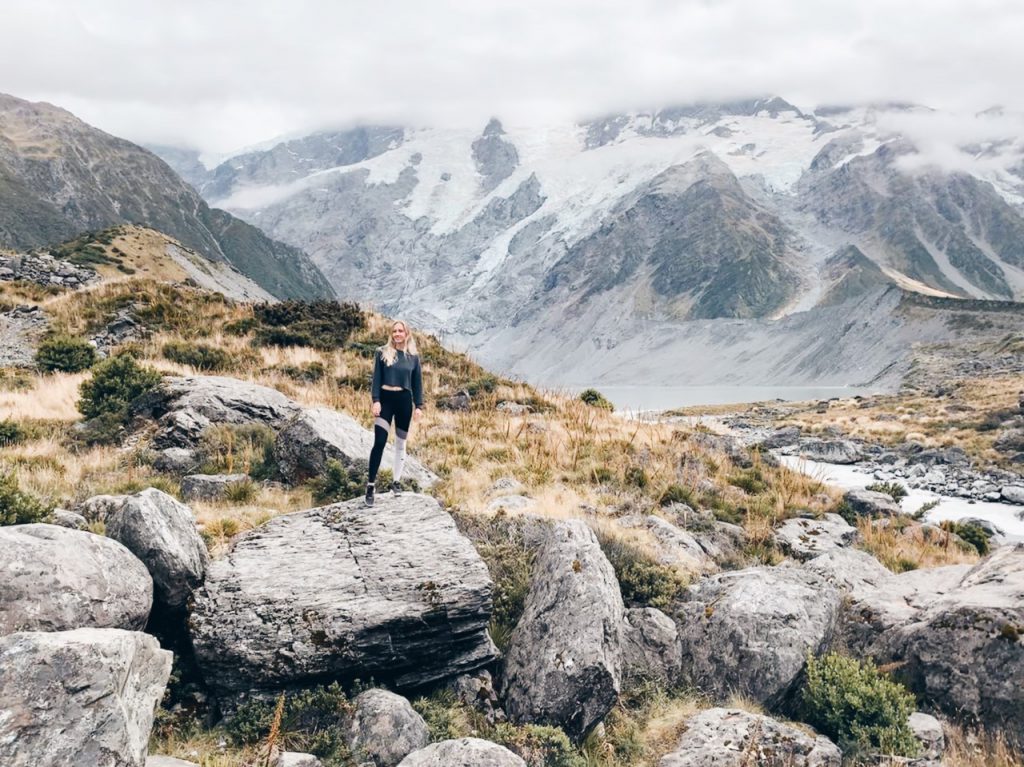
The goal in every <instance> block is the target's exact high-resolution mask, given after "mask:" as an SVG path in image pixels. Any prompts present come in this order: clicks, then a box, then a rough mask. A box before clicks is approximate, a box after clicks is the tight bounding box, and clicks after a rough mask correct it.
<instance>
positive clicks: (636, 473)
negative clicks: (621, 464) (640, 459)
mask: <svg viewBox="0 0 1024 767" xmlns="http://www.w3.org/2000/svg"><path fill="white" fill-rule="evenodd" d="M622 481H623V484H625V485H627V486H630V487H636V488H639V489H640V490H643V489H644V488H645V487H647V485H648V484H649V483H650V479H649V478H648V477H647V472H646V471H644V468H643V466H627V467H626V474H625V476H624V477H623V480H622Z"/></svg>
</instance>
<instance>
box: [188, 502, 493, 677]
mask: <svg viewBox="0 0 1024 767" xmlns="http://www.w3.org/2000/svg"><path fill="white" fill-rule="evenodd" d="M491 590H492V583H491V579H490V576H489V575H488V572H487V567H486V565H484V563H483V561H482V560H481V559H480V557H479V555H478V554H477V553H476V550H475V549H474V548H473V546H472V544H471V543H470V542H469V540H467V539H466V538H465V537H463V536H462V534H460V533H459V531H458V530H457V529H456V527H455V523H454V521H453V520H452V518H451V517H450V516H449V515H448V514H447V513H445V512H444V511H443V510H442V509H441V507H440V506H439V505H438V503H437V501H435V500H434V499H433V498H430V497H428V496H425V495H418V494H414V493H407V494H404V495H402V496H399V497H397V498H388V499H386V502H384V501H383V500H382V502H381V503H378V504H377V505H376V506H374V507H373V508H366V507H365V506H363V503H362V500H361V499H357V500H354V501H348V502H346V503H338V504H334V505H332V506H325V507H323V508H319V509H312V510H310V511H303V512H298V513H295V514H287V515H284V516H281V517H277V518H276V519H272V520H271V521H269V522H267V523H266V524H265V525H263V526H262V527H259V528H257V529H255V530H252V531H250V532H248V533H245V534H243V535H242V536H240V537H239V538H238V540H237V542H236V543H235V545H234V547H233V548H232V550H231V552H230V553H229V554H227V555H226V556H225V557H223V558H221V559H217V560H214V562H213V563H212V564H211V565H210V568H209V570H208V571H207V574H206V581H205V584H204V585H203V587H202V588H201V589H199V590H198V591H197V592H196V593H195V595H194V607H193V610H192V613H191V616H190V620H189V623H190V630H191V634H192V641H193V645H194V647H195V651H196V658H197V660H198V662H199V665H200V667H201V668H202V670H203V672H204V674H205V676H206V679H207V681H208V683H209V684H211V685H212V686H213V688H214V689H215V690H216V691H217V692H218V693H220V694H221V695H228V696H230V695H232V694H237V693H242V692H245V691H250V690H277V689H281V688H284V687H290V686H296V685H301V684H305V683H314V682H317V681H319V680H321V679H324V678H343V679H345V678H347V679H352V678H356V677H358V678H361V679H369V678H371V677H372V678H373V679H375V680H377V681H380V682H388V681H390V682H392V683H393V684H394V685H397V686H398V687H400V688H403V687H405V688H408V687H416V686H419V685H423V684H427V683H430V682H435V681H438V680H441V679H445V678H447V677H454V676H458V675H459V674H461V673H464V672H466V671H469V670H472V669H475V668H478V667H480V666H483V665H486V664H487V663H489V662H490V661H492V660H493V659H494V657H495V654H496V650H495V648H494V645H493V644H492V643H491V640H490V637H489V636H488V635H487V624H488V620H489V618H490V612H491Z"/></svg>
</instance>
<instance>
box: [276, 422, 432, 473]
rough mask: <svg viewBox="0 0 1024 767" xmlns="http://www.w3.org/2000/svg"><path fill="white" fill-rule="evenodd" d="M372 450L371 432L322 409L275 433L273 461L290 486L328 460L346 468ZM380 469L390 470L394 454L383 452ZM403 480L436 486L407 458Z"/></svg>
mask: <svg viewBox="0 0 1024 767" xmlns="http://www.w3.org/2000/svg"><path fill="white" fill-rule="evenodd" d="M372 447H373V432H372V431H370V430H369V429H365V428H363V427H362V426H361V425H360V424H359V423H358V422H357V421H356V420H355V419H354V418H352V417H350V416H348V415H345V414H344V413H339V412H338V411H336V410H331V409H329V408H324V407H316V408H308V409H306V410H303V411H302V412H301V413H299V414H298V415H296V416H295V417H294V418H292V419H291V420H290V421H288V423H287V424H286V425H285V427H284V428H283V429H282V430H281V431H280V433H278V435H277V440H276V441H275V442H274V457H275V458H276V460H277V463H278V466H280V467H281V473H282V474H284V476H285V477H287V478H288V479H289V480H291V481H292V482H300V481H302V480H305V479H309V478H310V477H318V476H320V475H321V474H323V472H324V469H325V468H326V466H327V462H328V461H329V460H336V461H340V462H341V463H342V464H343V465H346V466H349V465H351V464H354V463H357V462H363V463H365V462H366V461H367V460H368V459H369V457H370V450H371V448H372ZM381 465H382V466H383V467H384V468H386V469H390V468H393V466H394V451H392V450H385V451H384V457H383V460H382V463H381ZM404 477H405V478H408V479H414V480H416V482H418V483H419V486H420V487H421V488H429V487H432V486H433V485H434V484H436V483H437V481H438V477H437V475H436V474H434V473H433V472H432V471H430V470H429V469H427V468H426V467H424V466H423V464H421V463H420V462H419V461H417V460H416V459H415V458H413V457H412V456H410V455H407V456H406V459H405V472H404Z"/></svg>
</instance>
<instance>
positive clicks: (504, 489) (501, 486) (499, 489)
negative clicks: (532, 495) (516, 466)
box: [487, 477, 526, 496]
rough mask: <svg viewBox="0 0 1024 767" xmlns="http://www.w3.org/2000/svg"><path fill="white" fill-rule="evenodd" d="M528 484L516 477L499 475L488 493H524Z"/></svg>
mask: <svg viewBox="0 0 1024 767" xmlns="http://www.w3.org/2000/svg"><path fill="white" fill-rule="evenodd" d="M525 492H526V486H525V485H524V484H523V483H522V482H520V481H519V480H518V479H516V478H515V477H499V478H498V479H496V480H494V484H493V485H491V486H490V487H489V488H488V489H487V495H489V496H490V495H522V494H523V493H525Z"/></svg>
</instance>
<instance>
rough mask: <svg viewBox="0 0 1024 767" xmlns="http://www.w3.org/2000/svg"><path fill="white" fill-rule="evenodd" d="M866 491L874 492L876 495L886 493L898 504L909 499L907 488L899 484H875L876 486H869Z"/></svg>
mask: <svg viewBox="0 0 1024 767" xmlns="http://www.w3.org/2000/svg"><path fill="white" fill-rule="evenodd" d="M864 489H865V490H872V491H874V492H876V493H885V494H886V495H888V496H889V497H890V498H892V499H893V500H894V501H896V503H899V502H900V501H902V500H903V499H904V498H906V497H907V488H905V487H904V486H903V485H901V484H900V483H899V482H875V483H874V484H871V485H868V486H867V487H865V488H864Z"/></svg>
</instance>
